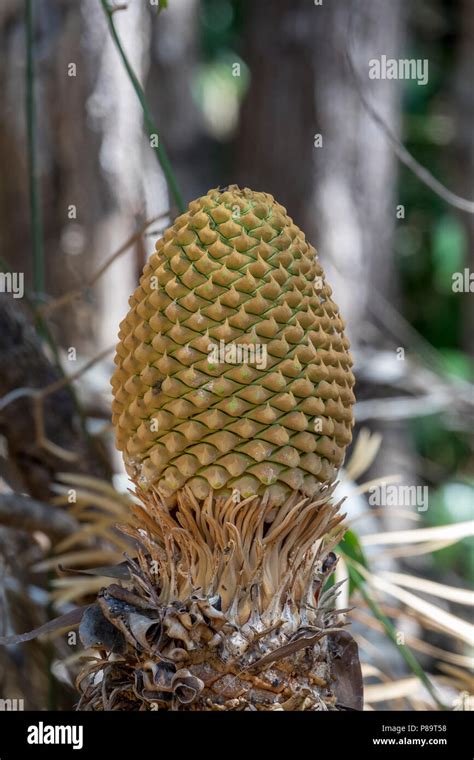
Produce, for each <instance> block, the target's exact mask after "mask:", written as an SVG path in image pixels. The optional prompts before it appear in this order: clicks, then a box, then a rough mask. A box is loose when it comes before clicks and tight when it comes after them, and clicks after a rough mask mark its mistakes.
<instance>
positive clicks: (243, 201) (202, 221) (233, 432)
mask: <svg viewBox="0 0 474 760" xmlns="http://www.w3.org/2000/svg"><path fill="white" fill-rule="evenodd" d="M130 306H131V309H130V311H129V313H128V315H127V317H126V318H125V320H124V321H123V323H122V325H121V330H120V336H119V337H120V343H119V345H118V347H117V356H116V363H117V369H116V371H115V374H114V377H113V379H112V385H113V388H114V396H115V398H114V404H113V422H114V425H115V427H116V431H117V446H118V448H119V449H120V450H121V451H123V453H124V458H125V463H126V465H127V469H128V471H129V473H130V475H132V476H133V477H134V478H136V479H137V480H138V482H139V484H140V485H141V486H142V487H143V488H145V489H146V488H148V486H149V485H152V484H153V485H154V486H155V487H156V489H157V491H158V493H159V494H160V496H161V497H162V498H163V499H164V500H166V502H167V503H170V504H172V503H175V501H176V494H177V492H178V490H179V489H181V488H183V486H184V485H185V484H187V485H188V486H189V488H190V489H191V491H192V492H193V494H194V495H195V496H196V497H197V498H199V499H204V498H205V497H206V496H207V495H208V494H209V493H210V492H211V490H212V491H214V493H215V495H216V496H220V495H222V496H227V495H229V494H230V493H231V492H232V491H233V490H234V491H237V492H238V493H239V494H240V495H241V496H242V497H243V498H245V497H247V496H251V495H253V494H259V495H262V496H263V495H264V494H265V493H266V494H267V495H268V498H269V499H270V501H271V502H272V503H274V504H276V505H278V504H281V503H282V502H283V501H284V500H285V499H286V498H287V497H288V496H289V494H290V493H292V492H293V491H300V492H301V493H303V494H304V495H305V496H313V495H314V494H315V493H316V492H317V490H318V487H319V484H320V483H328V482H330V481H331V480H332V479H333V478H334V475H335V472H336V470H337V468H338V467H339V465H340V464H341V462H342V458H343V454H344V449H345V447H346V446H347V444H348V443H349V442H350V440H351V428H352V410H351V407H352V403H353V401H354V395H353V393H352V386H353V383H354V378H353V375H352V372H351V370H350V366H351V358H350V355H349V353H348V350H347V349H348V342H347V339H346V338H345V336H344V334H343V328H344V324H343V321H342V319H341V317H340V316H339V313H338V309H337V306H336V305H335V304H334V302H333V301H332V300H331V289H330V287H329V286H328V285H327V284H326V283H325V281H324V274H323V271H322V269H321V267H320V265H319V263H318V260H317V257H316V252H315V250H314V248H313V247H312V246H311V245H309V244H308V243H307V242H306V240H305V237H304V235H303V233H302V232H301V230H299V229H298V227H297V226H296V225H295V224H294V223H293V221H292V220H291V219H290V218H289V217H288V215H287V213H286V210H285V209H284V208H283V207H282V206H280V205H279V204H278V203H276V202H275V201H274V199H273V198H272V196H270V195H267V194H266V193H256V192H252V191H251V190H248V189H245V190H239V189H238V188H237V187H231V188H230V189H229V190H227V191H226V192H219V190H211V191H210V192H209V193H208V194H207V195H205V196H204V197H202V198H199V199H198V200H196V201H193V202H192V203H191V204H190V205H189V211H188V212H187V213H186V214H183V215H182V216H180V217H178V219H177V220H176V222H175V224H174V225H173V227H171V228H170V229H168V230H167V231H166V233H165V235H164V237H163V238H162V239H161V240H159V241H158V243H157V245H156V253H155V254H154V255H153V256H152V257H151V259H150V260H149V262H148V264H147V265H146V267H145V270H144V273H143V276H142V278H141V280H140V285H139V287H138V288H137V290H136V291H135V293H134V295H133V296H132V298H131V301H130ZM246 347H248V348H246ZM250 347H252V348H250ZM239 353H240V357H239ZM239 358H240V361H239ZM242 359H246V361H242Z"/></svg>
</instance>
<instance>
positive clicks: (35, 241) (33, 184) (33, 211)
mask: <svg viewBox="0 0 474 760" xmlns="http://www.w3.org/2000/svg"><path fill="white" fill-rule="evenodd" d="M25 29H26V125H27V142H28V185H29V199H30V215H31V237H32V252H33V283H34V291H35V297H36V299H39V298H40V297H41V296H42V295H43V293H44V292H45V277H44V271H45V267H44V245H43V219H42V215H41V204H40V196H39V190H38V165H37V153H36V108H35V64H34V56H33V44H34V43H33V36H34V17H33V0H26V24H25Z"/></svg>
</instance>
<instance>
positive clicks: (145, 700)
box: [78, 487, 362, 710]
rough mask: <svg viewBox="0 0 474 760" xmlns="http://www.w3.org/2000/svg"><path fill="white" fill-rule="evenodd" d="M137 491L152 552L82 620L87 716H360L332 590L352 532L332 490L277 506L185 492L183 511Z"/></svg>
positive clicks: (142, 554)
mask: <svg viewBox="0 0 474 760" xmlns="http://www.w3.org/2000/svg"><path fill="white" fill-rule="evenodd" d="M137 495H138V496H139V498H140V500H141V505H137V506H136V508H135V511H134V514H135V518H136V523H135V525H134V527H133V528H131V527H130V525H129V526H124V531H125V532H126V533H127V534H128V535H131V536H133V538H134V539H135V541H136V542H137V543H138V546H139V552H138V556H137V558H136V559H135V560H133V559H129V560H128V569H129V576H130V578H129V581H128V582H127V584H126V587H122V586H118V585H117V584H111V585H110V586H109V587H108V588H105V589H102V591H101V592H100V594H99V596H98V599H97V602H96V603H95V604H94V605H91V607H90V608H89V609H88V610H87V612H86V613H85V615H84V617H83V619H82V622H81V626H80V636H81V640H82V642H83V644H84V646H85V647H86V648H88V649H90V648H92V649H94V650H96V655H95V656H94V657H93V658H89V659H88V661H87V664H86V665H85V667H84V669H83V671H82V673H81V674H80V676H79V678H78V687H79V689H80V691H81V694H82V696H81V700H80V702H79V709H92V710H163V709H165V710H337V709H339V707H340V705H343V707H344V708H349V709H359V701H360V700H359V697H358V695H359V694H360V693H361V689H362V679H361V676H360V666H359V663H358V656H357V648H355V651H354V646H355V642H353V640H352V639H351V638H350V637H349V635H348V634H347V633H345V632H343V631H342V629H343V626H344V625H345V621H344V615H343V613H344V612H345V611H344V610H337V611H336V610H335V609H334V602H335V598H336V596H337V593H338V587H339V585H340V584H335V585H333V586H332V587H330V588H329V589H327V590H324V584H325V582H326V580H327V578H328V577H329V575H330V574H331V573H332V572H333V570H334V566H335V562H336V556H335V555H334V553H333V552H332V548H333V547H334V545H335V544H336V543H337V542H338V541H339V540H340V537H341V531H342V529H341V525H340V522H341V519H342V518H341V516H340V515H337V514H336V513H337V511H338V506H337V505H333V504H332V503H331V502H330V496H331V488H328V487H325V488H322V489H321V493H320V494H319V495H318V498H317V499H316V500H310V499H308V498H307V497H304V496H302V494H299V493H297V492H295V493H294V494H292V496H291V497H290V498H289V499H288V500H287V502H286V503H285V504H284V505H282V506H281V507H279V508H278V510H275V509H272V508H271V506H269V505H268V504H267V503H266V502H265V500H263V499H261V498H259V497H253V498H250V499H246V500H244V501H243V502H241V503H235V502H234V501H233V500H232V498H228V499H222V498H216V497H214V496H213V495H212V494H210V495H209V497H207V499H205V500H204V501H200V500H197V499H196V498H195V497H194V496H193V494H192V493H191V492H190V491H189V490H186V489H184V490H183V491H182V492H180V493H179V494H178V503H177V506H176V507H174V508H173V509H170V508H168V507H167V506H165V505H164V504H163V503H162V502H161V500H160V498H159V495H158V494H157V493H156V492H150V491H147V492H141V491H140V490H139V489H138V490H137ZM341 637H349V641H348V639H347V638H346V639H345V640H343V639H341ZM344 642H345V643H344ZM342 644H344V646H342ZM341 646H342V649H341ZM348 657H349V658H350V660H351V666H350V673H351V676H350V678H349V680H347V672H349V671H348V667H346V668H345V669H346V673H344V667H343V668H342V671H341V663H344V662H345V659H346V660H347V658H348ZM346 665H347V663H346ZM338 668H339V671H338ZM338 673H339V675H338ZM341 674H342V675H341ZM342 680H344V682H345V686H344V694H343V695H342V697H341V694H339V695H338V681H341V683H342Z"/></svg>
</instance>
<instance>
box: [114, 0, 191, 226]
mask: <svg viewBox="0 0 474 760" xmlns="http://www.w3.org/2000/svg"><path fill="white" fill-rule="evenodd" d="M100 2H101V4H102V8H103V9H104V13H105V15H106V18H107V23H108V26H109V29H110V33H111V35H112V39H113V41H114V43H115V46H116V48H117V50H118V52H119V55H120V57H121V59H122V62H123V65H124V66H125V69H126V71H127V74H128V77H129V79H130V81H131V83H132V85H133V89H134V90H135V92H136V94H137V97H138V100H139V101H140V105H141V107H142V110H143V116H144V119H145V125H146V128H147V132H148V135H149V137H150V139H153V138H154V137H156V138H158V145H156V146H155V145H152V147H153V150H154V151H155V153H156V155H157V158H158V161H159V162H160V165H161V168H162V170H163V174H164V175H165V178H166V181H167V183H168V188H169V191H170V194H171V197H172V198H173V200H174V202H175V204H176V206H177V208H178V210H179V212H180V213H183V212H184V211H185V205H184V201H183V196H182V195H181V191H180V189H179V187H178V183H177V181H176V177H175V175H174V171H173V167H172V166H171V163H170V160H169V158H168V154H167V152H166V150H165V147H164V145H163V142H162V140H161V138H159V137H158V127H157V126H156V123H155V121H154V119H153V116H152V115H151V111H150V108H149V106H148V103H147V101H146V98H145V93H144V91H143V88H142V86H141V84H140V82H139V81H138V78H137V75H136V74H135V72H134V70H133V69H132V66H131V64H130V61H129V60H128V58H127V55H126V53H125V50H124V49H123V46H122V43H121V40H120V37H119V36H118V33H117V29H116V28H115V24H114V20H113V13H114V10H117V8H115V9H114V8H113V7H112V6H111V5H109V3H108V2H107V0H100Z"/></svg>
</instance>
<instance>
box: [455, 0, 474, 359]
mask: <svg viewBox="0 0 474 760" xmlns="http://www.w3.org/2000/svg"><path fill="white" fill-rule="evenodd" d="M458 13H459V29H460V34H459V41H458V50H457V64H456V71H455V80H454V90H453V96H454V108H455V114H456V117H457V118H456V145H455V156H456V164H455V165H456V168H457V171H456V186H457V187H459V188H460V192H461V194H462V195H464V196H465V197H466V198H472V197H473V194H474V130H473V124H474V88H473V86H472V51H473V50H474V5H473V3H472V2H471V0H460V1H459V3H458ZM462 222H463V224H465V229H466V231H467V245H466V248H467V260H466V262H465V266H467V267H469V269H470V271H471V272H473V271H474V216H472V214H471V215H468V214H463V218H462ZM464 303H465V307H464V308H465V319H464V320H463V323H464V325H465V332H464V336H463V343H464V347H465V349H466V351H468V352H469V353H470V354H471V356H473V357H474V330H473V329H472V325H473V324H474V299H473V298H472V296H469V294H467V295H466V296H465V297H464Z"/></svg>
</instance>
